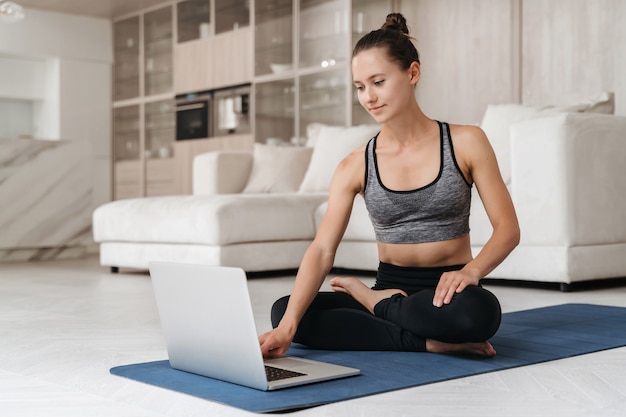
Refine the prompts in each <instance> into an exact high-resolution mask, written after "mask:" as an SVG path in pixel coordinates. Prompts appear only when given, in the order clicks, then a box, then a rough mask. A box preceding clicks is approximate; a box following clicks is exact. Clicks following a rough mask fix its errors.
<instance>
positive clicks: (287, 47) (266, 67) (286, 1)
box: [254, 0, 293, 75]
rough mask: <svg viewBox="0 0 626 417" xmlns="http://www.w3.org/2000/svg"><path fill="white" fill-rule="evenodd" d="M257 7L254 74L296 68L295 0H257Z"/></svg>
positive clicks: (279, 71) (280, 71)
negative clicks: (294, 49)
mask: <svg viewBox="0 0 626 417" xmlns="http://www.w3.org/2000/svg"><path fill="white" fill-rule="evenodd" d="M254 7H255V9H254V10H255V28H254V50H255V61H254V74H255V75H264V74H271V73H282V72H287V71H290V70H292V69H293V2H292V0H257V1H256V2H255V5H254Z"/></svg>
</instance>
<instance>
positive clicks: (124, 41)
mask: <svg viewBox="0 0 626 417" xmlns="http://www.w3.org/2000/svg"><path fill="white" fill-rule="evenodd" d="M113 26H114V28H113V33H114V35H113V48H114V52H113V53H114V55H115V58H114V60H115V69H114V73H115V75H114V77H115V81H114V86H113V90H114V91H113V99H114V100H126V99H129V98H134V97H139V62H140V61H139V16H135V17H131V18H129V19H126V20H121V21H119V22H115V23H114V24H113Z"/></svg>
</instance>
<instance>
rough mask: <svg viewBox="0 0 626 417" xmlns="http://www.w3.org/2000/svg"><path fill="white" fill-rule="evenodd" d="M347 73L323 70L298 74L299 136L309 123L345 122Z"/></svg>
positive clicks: (339, 70)
mask: <svg viewBox="0 0 626 417" xmlns="http://www.w3.org/2000/svg"><path fill="white" fill-rule="evenodd" d="M347 88H348V78H347V73H346V71H345V70H344V69H337V70H333V71H324V72H321V73H316V74H310V75H305V76H302V77H301V78H300V136H301V137H305V136H306V128H307V126H308V125H309V124H310V123H314V122H317V123H324V124H329V125H339V126H345V125H346V123H347V106H346V93H347Z"/></svg>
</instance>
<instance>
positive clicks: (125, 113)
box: [113, 105, 140, 161]
mask: <svg viewBox="0 0 626 417" xmlns="http://www.w3.org/2000/svg"><path fill="white" fill-rule="evenodd" d="M139 118H140V113H139V105H134V106H127V107H118V108H115V109H113V138H114V142H113V149H114V155H115V161H127V160H138V159H139V158H140V155H139V150H140V134H139V128H140V126H139V120H140V119H139Z"/></svg>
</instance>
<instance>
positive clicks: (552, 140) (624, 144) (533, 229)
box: [511, 113, 626, 247]
mask: <svg viewBox="0 0 626 417" xmlns="http://www.w3.org/2000/svg"><path fill="white" fill-rule="evenodd" d="M624 166H626V117H623V116H612V115H601V114H584V113H563V114H560V115H557V116H552V117H546V118H541V119H535V120H531V121H527V122H523V123H519V124H517V125H515V126H513V127H511V174H512V175H511V188H512V197H513V202H514V204H515V207H516V210H517V214H518V217H519V221H520V227H521V231H522V243H526V244H535V245H565V246H570V247H571V246H585V245H597V244H611V243H620V242H626V222H624V219H625V217H624V213H626V181H624V173H623V167H624Z"/></svg>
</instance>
